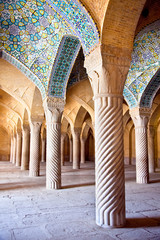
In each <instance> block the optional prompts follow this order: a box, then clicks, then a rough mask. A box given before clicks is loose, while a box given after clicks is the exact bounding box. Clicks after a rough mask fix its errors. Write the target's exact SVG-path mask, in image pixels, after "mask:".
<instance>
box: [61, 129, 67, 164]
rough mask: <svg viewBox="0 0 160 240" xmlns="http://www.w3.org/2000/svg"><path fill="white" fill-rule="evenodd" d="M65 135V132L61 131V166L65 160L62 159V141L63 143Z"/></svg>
mask: <svg viewBox="0 0 160 240" xmlns="http://www.w3.org/2000/svg"><path fill="white" fill-rule="evenodd" d="M65 137H66V134H65V133H61V166H64V162H65V159H64V157H65V156H64V143H65Z"/></svg>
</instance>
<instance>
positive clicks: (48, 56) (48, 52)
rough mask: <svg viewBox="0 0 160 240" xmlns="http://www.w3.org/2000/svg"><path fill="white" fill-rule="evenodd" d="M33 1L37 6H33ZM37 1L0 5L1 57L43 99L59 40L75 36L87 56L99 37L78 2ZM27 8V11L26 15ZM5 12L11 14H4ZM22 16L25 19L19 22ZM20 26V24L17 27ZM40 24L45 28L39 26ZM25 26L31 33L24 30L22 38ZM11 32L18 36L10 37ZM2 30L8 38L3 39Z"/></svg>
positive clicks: (88, 16)
mask: <svg viewBox="0 0 160 240" xmlns="http://www.w3.org/2000/svg"><path fill="white" fill-rule="evenodd" d="M37 1H38V4H36V3H37ZM37 1H36V3H35V2H33V1H26V0H23V1H17V2H16V5H15V1H10V2H9V3H7V2H5V4H2V8H1V11H2V26H1V27H2V33H3V34H4V36H3V37H2V41H3V43H4V44H2V50H3V52H2V57H3V58H4V59H6V60H7V61H9V62H11V63H12V64H13V65H15V66H16V67H17V68H18V69H20V70H21V71H22V72H23V73H24V74H25V75H26V76H27V77H28V78H29V79H30V80H31V81H32V82H34V84H35V85H36V86H37V87H38V88H39V90H40V91H41V93H42V97H43V98H45V94H46V92H47V89H48V80H49V77H50V73H51V68H52V66H53V63H54V59H55V57H56V53H57V49H58V47H59V43H60V42H61V40H62V38H63V36H65V35H67V34H69V35H73V36H77V37H78V38H79V39H80V41H81V44H82V46H83V49H84V53H85V54H89V52H90V51H91V50H92V49H93V48H94V47H95V45H96V44H98V43H99V34H98V30H97V28H96V25H95V23H94V21H93V20H92V18H91V16H90V15H89V13H88V12H87V11H86V9H85V8H84V7H83V6H82V4H81V3H80V2H79V1H77V0H72V1H70V2H67V1H64V0H62V1H60V2H59V1H49V0H47V3H46V2H45V1H41V0H37ZM62 3H63V4H62ZM62 5H63V6H62ZM64 6H65V8H64ZM9 7H10V8H9ZM28 8H29V9H31V11H27V9H28ZM8 9H11V10H10V11H8ZM6 13H8V14H6ZM68 13H69V14H68ZM75 15H76V17H75ZM24 16H25V19H23V17H24ZM7 17H8V18H7ZM11 18H14V20H15V21H10V19H11ZM82 18H83V21H82ZM8 22H10V24H9V23H8ZM21 22H23V24H20V23H21ZM44 22H45V26H43V25H44V24H43V23H44ZM17 23H18V24H17ZM28 24H30V25H31V24H32V31H30V28H28V29H29V30H28V31H27V32H26V34H28V35H27V36H26V34H24V32H25V30H26V28H27V27H28ZM37 26H38V27H37ZM12 28H14V29H16V31H17V32H18V33H19V32H21V34H20V35H19V34H18V35H16V34H15V35H13V34H12ZM6 29H7V31H8V35H5V31H6ZM55 32H56V34H55ZM52 33H53V34H54V35H53V34H52ZM8 36H9V37H8ZM6 41H7V42H6ZM15 41H16V43H17V44H15ZM24 42H27V45H24ZM23 63H24V64H23Z"/></svg>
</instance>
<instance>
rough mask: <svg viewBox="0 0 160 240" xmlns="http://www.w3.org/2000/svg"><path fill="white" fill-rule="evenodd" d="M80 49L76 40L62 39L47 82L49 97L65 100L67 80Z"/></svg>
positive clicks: (73, 38)
mask: <svg viewBox="0 0 160 240" xmlns="http://www.w3.org/2000/svg"><path fill="white" fill-rule="evenodd" d="M80 47H81V44H80V41H79V39H78V38H75V37H73V36H65V37H64V38H63V39H62V42H61V44H60V47H59V51H58V54H57V57H56V59H55V63H54V65H53V70H52V74H51V78H50V82H49V90H48V95H49V96H54V97H57V98H63V99H65V97H66V88H67V82H68V78H69V75H70V73H71V70H72V67H73V64H74V62H75V59H76V57H77V54H78V52H79V50H80Z"/></svg>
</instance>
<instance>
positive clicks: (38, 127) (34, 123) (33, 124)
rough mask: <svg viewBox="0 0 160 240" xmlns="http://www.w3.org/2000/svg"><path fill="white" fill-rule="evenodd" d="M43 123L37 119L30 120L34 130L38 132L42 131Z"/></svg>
mask: <svg viewBox="0 0 160 240" xmlns="http://www.w3.org/2000/svg"><path fill="white" fill-rule="evenodd" d="M41 125H42V122H36V121H31V122H30V126H31V129H32V128H33V129H34V131H36V132H39V131H40V128H41Z"/></svg>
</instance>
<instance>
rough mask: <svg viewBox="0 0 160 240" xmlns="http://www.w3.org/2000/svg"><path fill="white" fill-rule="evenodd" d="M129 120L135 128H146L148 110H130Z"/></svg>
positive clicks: (149, 112) (137, 108)
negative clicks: (130, 119)
mask: <svg viewBox="0 0 160 240" xmlns="http://www.w3.org/2000/svg"><path fill="white" fill-rule="evenodd" d="M130 115H131V118H132V120H133V122H134V125H135V127H136V128H137V127H146V126H147V124H148V121H149V118H150V115H151V109H150V108H139V107H136V108H132V109H131V110H130Z"/></svg>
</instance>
